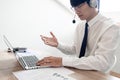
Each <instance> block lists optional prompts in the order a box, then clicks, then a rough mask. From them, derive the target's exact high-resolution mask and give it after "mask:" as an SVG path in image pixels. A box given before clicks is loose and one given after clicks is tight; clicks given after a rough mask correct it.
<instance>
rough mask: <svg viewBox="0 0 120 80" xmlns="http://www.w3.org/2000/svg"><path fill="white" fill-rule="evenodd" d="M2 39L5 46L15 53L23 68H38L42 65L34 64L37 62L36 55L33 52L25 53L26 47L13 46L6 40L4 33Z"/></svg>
mask: <svg viewBox="0 0 120 80" xmlns="http://www.w3.org/2000/svg"><path fill="white" fill-rule="evenodd" d="M3 39H4V42H5V44H6V45H7V47H8V48H9V49H10V50H11V52H13V53H15V56H16V58H17V60H18V62H19V63H20V65H21V66H22V67H23V69H38V68H41V67H44V66H36V63H37V62H38V60H39V59H38V58H37V57H36V55H35V54H30V55H27V54H29V53H28V52H27V49H26V48H13V46H12V45H11V43H10V42H9V41H8V39H7V37H6V36H5V35H3ZM25 54H26V55H25Z"/></svg>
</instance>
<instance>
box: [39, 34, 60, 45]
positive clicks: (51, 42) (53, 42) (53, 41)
mask: <svg viewBox="0 0 120 80" xmlns="http://www.w3.org/2000/svg"><path fill="white" fill-rule="evenodd" d="M50 34H51V35H52V37H46V36H43V35H40V36H41V39H42V40H43V41H44V43H45V44H46V45H49V46H52V47H57V46H58V41H57V39H56V37H55V36H54V34H53V33H52V32H50Z"/></svg>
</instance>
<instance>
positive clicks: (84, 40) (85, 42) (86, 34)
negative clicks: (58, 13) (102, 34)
mask: <svg viewBox="0 0 120 80" xmlns="http://www.w3.org/2000/svg"><path fill="white" fill-rule="evenodd" d="M87 36H88V24H87V23H86V24H85V33H84V37H83V42H82V46H81V50H80V55H79V58H80V57H83V56H84V55H85V50H86V45H87Z"/></svg>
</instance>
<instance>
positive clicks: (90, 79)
mask: <svg viewBox="0 0 120 80" xmlns="http://www.w3.org/2000/svg"><path fill="white" fill-rule="evenodd" d="M69 69H70V70H73V71H74V72H75V73H73V74H71V75H69V76H71V77H74V78H75V79H76V80H120V79H119V78H117V77H114V76H111V75H109V74H104V73H101V72H97V71H85V70H78V69H73V68H69ZM20 70H23V69H22V67H21V66H20V65H19V63H18V61H17V60H16V58H15V55H14V54H13V53H7V52H0V80H18V79H16V78H15V76H14V75H13V74H12V72H15V71H20Z"/></svg>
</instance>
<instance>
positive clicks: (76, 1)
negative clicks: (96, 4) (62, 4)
mask: <svg viewBox="0 0 120 80" xmlns="http://www.w3.org/2000/svg"><path fill="white" fill-rule="evenodd" d="M84 2H89V0H70V4H71V6H72V7H76V6H78V5H80V4H82V3H84Z"/></svg>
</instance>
